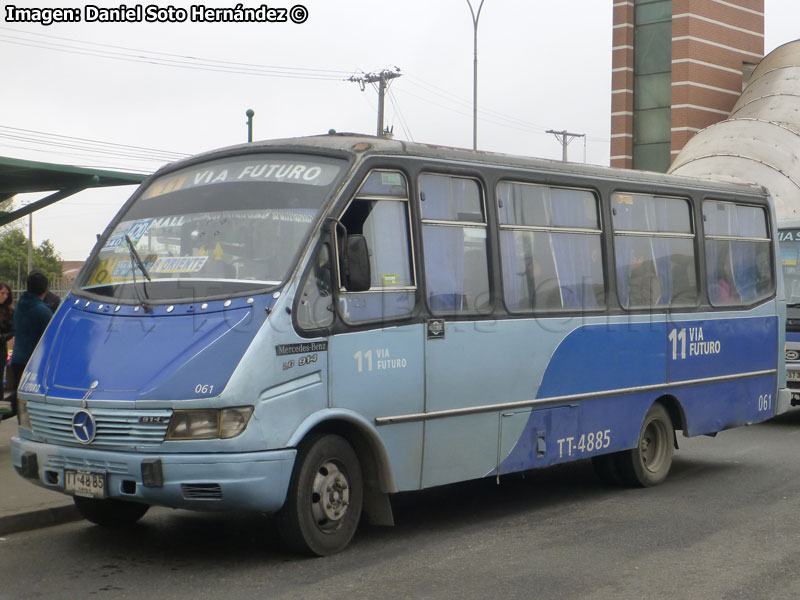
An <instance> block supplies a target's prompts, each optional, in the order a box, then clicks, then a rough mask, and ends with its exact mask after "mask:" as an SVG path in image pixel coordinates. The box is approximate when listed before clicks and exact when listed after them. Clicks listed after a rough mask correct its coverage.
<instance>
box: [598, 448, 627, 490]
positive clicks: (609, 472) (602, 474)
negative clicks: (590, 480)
mask: <svg viewBox="0 0 800 600" xmlns="http://www.w3.org/2000/svg"><path fill="white" fill-rule="evenodd" d="M592 468H593V469H594V474H595V475H597V478H598V479H599V480H600V481H602V482H603V483H606V484H608V485H622V479H621V478H620V475H619V469H618V468H617V455H616V453H612V454H600V455H599V456H593V457H592Z"/></svg>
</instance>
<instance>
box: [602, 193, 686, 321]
mask: <svg viewBox="0 0 800 600" xmlns="http://www.w3.org/2000/svg"><path fill="white" fill-rule="evenodd" d="M611 215H612V219H613V224H614V255H615V261H616V269H617V296H618V297H619V301H620V304H622V306H623V307H624V308H650V307H667V306H692V305H695V304H697V276H696V269H695V253H694V237H695V236H694V229H693V227H692V213H691V208H690V206H689V203H688V202H687V201H686V200H685V199H683V198H670V197H663V196H653V195H650V194H627V193H619V192H617V193H614V194H612V196H611Z"/></svg>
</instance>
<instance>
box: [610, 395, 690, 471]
mask: <svg viewBox="0 0 800 600" xmlns="http://www.w3.org/2000/svg"><path fill="white" fill-rule="evenodd" d="M674 444H675V430H674V429H673V427H672V420H671V419H670V418H669V413H667V409H666V408H664V405H663V404H661V403H659V402H656V403H655V404H653V406H651V407H650V410H648V411H647V414H646V415H645V417H644V423H642V429H641V431H640V432H639V441H638V443H637V444H636V447H635V448H633V449H631V450H627V451H625V452H620V453H618V454H617V457H618V458H617V461H616V462H617V469H618V471H619V474H620V477H621V479H622V481H623V483H626V484H628V485H631V486H635V487H650V486H653V485H658V484H659V483H661V482H662V481H664V479H666V478H667V474H668V473H669V469H670V467H671V466H672V455H673V453H674V452H675V445H674Z"/></svg>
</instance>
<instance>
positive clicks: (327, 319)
mask: <svg viewBox="0 0 800 600" xmlns="http://www.w3.org/2000/svg"><path fill="white" fill-rule="evenodd" d="M301 289H302V292H301V294H300V301H299V302H298V303H297V311H296V315H297V324H298V325H299V326H300V328H301V329H318V328H320V327H329V326H330V325H331V324H332V323H333V302H332V297H331V260H330V249H329V248H328V244H322V245H321V246H320V248H319V251H318V252H317V254H316V256H314V258H313V259H312V260H311V267H310V268H309V269H308V272H307V273H306V277H305V280H304V282H303V285H302V288H301Z"/></svg>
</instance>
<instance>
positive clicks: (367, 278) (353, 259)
mask: <svg viewBox="0 0 800 600" xmlns="http://www.w3.org/2000/svg"><path fill="white" fill-rule="evenodd" d="M345 244H346V248H345V255H344V281H343V282H342V283H343V284H344V288H345V289H346V290H347V291H348V292H366V291H367V290H368V289H369V288H370V285H371V284H372V273H371V272H370V267H369V250H368V249H367V239H366V238H365V237H364V236H363V235H356V234H353V235H348V236H347V240H346V242H345Z"/></svg>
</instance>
